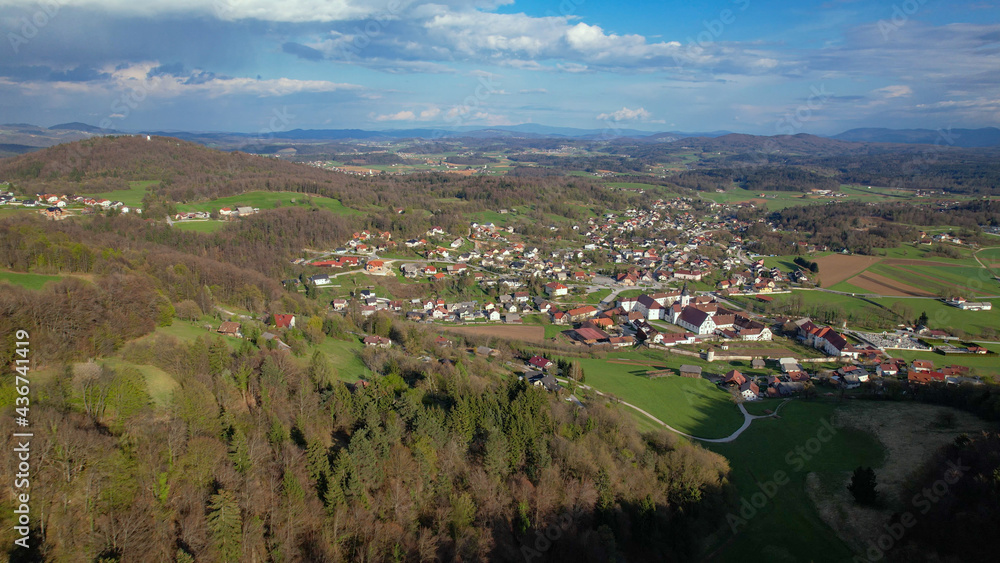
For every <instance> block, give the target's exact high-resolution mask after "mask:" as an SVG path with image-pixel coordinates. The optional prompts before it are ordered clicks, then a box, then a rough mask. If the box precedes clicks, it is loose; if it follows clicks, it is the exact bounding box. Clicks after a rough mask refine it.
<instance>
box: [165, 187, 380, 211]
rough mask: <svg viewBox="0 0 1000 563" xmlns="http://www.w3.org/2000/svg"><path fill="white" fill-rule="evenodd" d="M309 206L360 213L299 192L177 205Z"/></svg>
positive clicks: (183, 207) (254, 194)
mask: <svg viewBox="0 0 1000 563" xmlns="http://www.w3.org/2000/svg"><path fill="white" fill-rule="evenodd" d="M292 205H298V206H309V205H315V206H316V207H318V208H320V209H327V210H329V211H332V212H334V213H338V214H343V215H358V214H360V213H361V212H360V211H357V210H354V209H351V208H349V207H345V206H344V204H342V203H340V201H339V200H336V199H332V198H328V197H321V196H316V195H311V194H304V193H299V192H264V191H253V192H247V193H244V194H240V195H234V196H228V197H220V198H218V199H213V200H210V201H202V202H199V203H188V204H179V205H178V206H177V209H178V210H179V211H218V210H219V209H222V208H223V207H229V208H230V209H236V208H237V207H242V206H246V207H256V208H258V209H261V210H264V209H274V208H276V207H281V206H292Z"/></svg>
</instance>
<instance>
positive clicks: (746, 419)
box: [556, 378, 791, 444]
mask: <svg viewBox="0 0 1000 563" xmlns="http://www.w3.org/2000/svg"><path fill="white" fill-rule="evenodd" d="M556 379H557V380H558V381H560V382H562V383H569V381H568V380H566V379H562V378H556ZM580 388H582V389H590V390H591V391H593V392H594V393H597V394H598V395H600V396H602V397H604V396H605V394H604V393H601V392H600V391H598V390H597V389H594V388H593V387H591V386H589V385H580ZM616 400H617V401H618V402H619V403H621V404H623V405H625V406H626V407H629V408H631V409H635V410H636V411H638V412H639V413H641V414H642V415H643V416H645V417H646V418H648V419H650V420H652V421H653V422H655V423H657V424H659V425H660V426H662V427H664V428H666V429H667V430H670V431H671V432H674V433H676V434H680V435H681V436H684V437H686V438H691V439H692V440H700V441H702V442H710V443H713V444H725V443H728V442H732V441H733V440H735V439H736V438H739V437H740V434H742V433H743V432H744V431H745V430H746V429H747V428H750V423H751V422H753V421H754V420H757V419H758V418H770V417H773V416H778V411H779V410H781V407H783V406H784V405H785V403H787V402H788V401H790V400H791V399H785V400H784V401H782V403H781V404H780V405H778V407H777V408H776V409H774V412H773V413H771V414H766V415H760V416H758V415H752V414H750V413H748V412H747V409H746V407H744V406H743V404H742V403H740V405H739V408H740V412H741V413H743V425H742V426H740V427H739V428H738V429H737V430H736V431H735V432H733V433H732V434H730V435H729V436H726V437H725V438H702V437H700V436H692V435H691V434H688V433H687V432H682V431H680V430H678V429H676V428H674V427H673V426H670V425H669V424H667V423H666V422H663V421H662V420H660V419H658V418H656V417H655V416H653V415H651V414H649V413H648V412H646V411H644V410H642V409H641V408H639V407H637V406H635V405H633V404H631V403H627V402H625V401H622V400H621V399H617V398H616ZM578 402H579V401H578Z"/></svg>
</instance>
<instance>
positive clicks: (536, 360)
mask: <svg viewBox="0 0 1000 563" xmlns="http://www.w3.org/2000/svg"><path fill="white" fill-rule="evenodd" d="M528 364H530V365H531V366H533V367H536V368H538V369H549V368H550V367H552V366H553V365H555V364H553V363H552V360H550V359H548V358H544V357H542V356H533V357H532V358H531V359H530V360H528Z"/></svg>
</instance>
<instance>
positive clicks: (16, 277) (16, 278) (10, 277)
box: [0, 271, 63, 289]
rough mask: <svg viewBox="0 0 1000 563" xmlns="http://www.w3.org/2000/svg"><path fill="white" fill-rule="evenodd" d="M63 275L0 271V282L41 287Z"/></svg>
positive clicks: (59, 278)
mask: <svg viewBox="0 0 1000 563" xmlns="http://www.w3.org/2000/svg"><path fill="white" fill-rule="evenodd" d="M61 279H63V276H47V275H43V274H25V273H21V272H3V271H0V282H7V283H11V284H14V285H19V286H21V287H25V288H28V289H42V287H44V286H45V284H47V283H49V282H53V281H59V280H61Z"/></svg>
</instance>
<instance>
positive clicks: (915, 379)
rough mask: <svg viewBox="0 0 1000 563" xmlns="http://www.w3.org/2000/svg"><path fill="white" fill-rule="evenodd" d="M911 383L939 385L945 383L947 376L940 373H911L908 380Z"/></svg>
mask: <svg viewBox="0 0 1000 563" xmlns="http://www.w3.org/2000/svg"><path fill="white" fill-rule="evenodd" d="M906 379H907V380H908V381H909V382H910V383H916V384H917V385H925V384H927V383H933V382H935V381H937V382H939V383H944V381H945V375H944V374H943V373H941V372H939V371H921V372H916V371H912V370H911V371H910V375H909V376H907V378H906Z"/></svg>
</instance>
